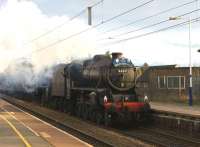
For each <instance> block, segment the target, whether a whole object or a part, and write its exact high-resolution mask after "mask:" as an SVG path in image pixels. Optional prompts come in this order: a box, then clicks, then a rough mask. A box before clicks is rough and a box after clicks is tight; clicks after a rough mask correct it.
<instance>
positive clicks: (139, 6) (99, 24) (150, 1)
mask: <svg viewBox="0 0 200 147" xmlns="http://www.w3.org/2000/svg"><path fill="white" fill-rule="evenodd" d="M153 1H155V0H149V1H147V2H145V3H142V4H140V5H138V6H136V7H134V8H132V9H129V10H127V11H125V12H122V13H120V14H118V15H115V16H113V17H111V18H108V19H107V20H105V21H103V22H101V23H98V24H96V25H94V26H92V27H90V28H87V29H84V30H82V31H80V32H77V33H74V34H72V35H69V36H67V37H65V38H63V39H60V40H57V41H55V42H53V43H51V44H49V45H47V46H45V47H42V48H39V49H37V50H34V51H32V52H31V53H36V52H39V51H42V50H44V49H47V48H49V47H52V46H55V45H57V44H58V43H61V42H63V41H65V40H68V39H70V38H72V37H75V36H78V35H81V34H83V33H85V32H88V31H89V30H92V29H94V28H97V27H99V26H101V25H103V24H105V23H108V22H110V21H112V20H114V19H117V18H118V17H121V16H123V15H125V14H128V13H130V12H132V11H133V10H136V9H138V8H141V7H143V6H146V5H147V4H149V3H152V2H153ZM100 2H101V1H100Z"/></svg>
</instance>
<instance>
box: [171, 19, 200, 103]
mask: <svg viewBox="0 0 200 147" xmlns="http://www.w3.org/2000/svg"><path fill="white" fill-rule="evenodd" d="M179 19H181V17H169V20H179ZM188 24H189V28H188V29H189V31H188V48H189V87H188V101H189V106H192V103H193V99H192V53H191V18H190V17H189V20H188ZM199 52H200V50H199Z"/></svg>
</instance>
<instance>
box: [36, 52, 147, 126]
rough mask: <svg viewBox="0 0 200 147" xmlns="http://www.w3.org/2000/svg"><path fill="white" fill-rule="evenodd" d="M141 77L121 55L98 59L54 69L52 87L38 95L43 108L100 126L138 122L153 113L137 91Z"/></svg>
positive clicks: (44, 88)
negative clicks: (50, 107)
mask: <svg viewBox="0 0 200 147" xmlns="http://www.w3.org/2000/svg"><path fill="white" fill-rule="evenodd" d="M138 77H139V75H138V72H137V69H136V68H135V67H134V65H133V64H132V62H131V61H130V60H129V59H127V58H124V57H122V53H112V56H110V55H109V54H105V55H95V56H94V57H93V58H92V59H89V60H85V61H83V62H79V63H78V62H72V63H69V64H67V65H65V64H61V65H59V66H57V67H55V69H54V74H53V77H52V78H51V79H50V82H49V84H48V85H46V86H44V85H43V86H39V88H38V95H39V97H40V99H41V103H43V104H44V105H48V106H49V105H50V106H52V107H54V108H57V109H60V110H62V111H66V112H70V113H71V114H74V115H76V116H78V117H81V118H83V119H90V120H93V121H95V122H97V123H101V122H104V123H105V125H110V124H111V123H113V122H119V121H122V122H132V121H138V120H143V119H145V118H146V117H147V115H148V114H149V110H150V106H149V104H148V103H147V102H145V101H144V98H141V97H138V95H137V93H136V91H135V87H136V82H137V78H138Z"/></svg>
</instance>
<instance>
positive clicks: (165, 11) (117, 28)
mask: <svg viewBox="0 0 200 147" xmlns="http://www.w3.org/2000/svg"><path fill="white" fill-rule="evenodd" d="M197 1H199V0H193V1H191V2H187V3H184V4H181V5H178V6H176V7H173V8H170V9H167V10H164V11H161V12H158V13H156V14H153V15H150V16H147V17H144V18H141V19H138V20H135V21H133V22H130V23H127V24H125V25H121V26H119V27H116V28H113V29H110V30H107V31H105V32H103V34H104V33H109V32H112V31H115V30H119V29H121V28H125V27H127V26H130V25H132V24H135V23H138V22H141V21H144V20H147V19H150V18H152V17H155V16H159V15H161V14H164V13H167V12H169V11H172V10H175V9H178V8H181V7H183V6H186V5H189V4H192V3H194V2H197Z"/></svg>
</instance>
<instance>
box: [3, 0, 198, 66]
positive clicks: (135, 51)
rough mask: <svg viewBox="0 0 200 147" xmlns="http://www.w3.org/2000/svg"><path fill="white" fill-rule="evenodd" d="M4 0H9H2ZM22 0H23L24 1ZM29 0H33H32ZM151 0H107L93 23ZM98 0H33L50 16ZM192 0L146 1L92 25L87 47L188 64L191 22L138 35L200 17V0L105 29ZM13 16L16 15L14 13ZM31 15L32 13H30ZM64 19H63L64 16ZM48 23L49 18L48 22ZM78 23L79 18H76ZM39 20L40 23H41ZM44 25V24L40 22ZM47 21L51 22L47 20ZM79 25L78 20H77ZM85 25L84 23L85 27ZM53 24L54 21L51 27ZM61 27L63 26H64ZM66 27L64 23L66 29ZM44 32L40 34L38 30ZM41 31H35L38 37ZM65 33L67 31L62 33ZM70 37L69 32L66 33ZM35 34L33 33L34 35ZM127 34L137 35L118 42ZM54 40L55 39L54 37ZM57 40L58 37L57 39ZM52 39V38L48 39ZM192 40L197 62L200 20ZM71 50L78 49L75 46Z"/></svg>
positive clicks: (149, 60) (144, 59)
mask: <svg viewBox="0 0 200 147" xmlns="http://www.w3.org/2000/svg"><path fill="white" fill-rule="evenodd" d="M0 1H1V3H2V1H6V0H0ZM22 1H23V0H21V2H22ZM29 1H30V0H29ZM148 1H149V0H142V1H141V0H117V1H114V0H104V1H103V2H102V3H101V4H99V5H97V6H96V7H93V8H92V17H93V21H92V23H93V26H95V25H96V24H99V23H101V22H104V21H106V20H108V19H110V18H112V17H114V16H116V15H118V14H121V13H123V12H126V11H128V10H130V9H132V8H135V7H137V6H139V5H141V4H143V3H145V2H148ZM96 2H98V0H56V1H55V0H52V1H49V0H32V3H34V4H35V5H36V6H37V7H38V9H39V11H40V12H41V13H42V15H44V16H45V17H48V18H52V17H53V18H55V17H56V18H63V17H67V18H70V17H73V16H75V15H76V14H78V13H79V12H80V11H81V10H83V9H85V8H86V7H87V6H91V5H92V4H95V3H96ZM188 2H192V0H154V1H153V2H151V3H148V4H146V5H145V6H143V7H141V8H138V9H136V10H134V11H131V12H130V13H127V14H126V15H123V16H121V17H118V18H117V19H114V20H112V21H110V22H108V23H105V24H102V25H100V26H99V27H97V28H95V29H93V31H95V34H96V35H95V40H96V42H94V41H93V43H94V44H95V46H94V49H93V50H91V51H90V50H87V53H86V54H87V55H89V54H91V55H94V54H98V53H105V52H106V51H110V52H112V51H121V52H123V53H124V55H125V56H128V57H129V58H131V59H132V61H133V62H134V63H136V64H138V65H141V64H143V63H144V62H147V63H149V64H150V65H160V64H179V65H182V66H188V63H189V49H188V34H189V33H188V32H189V29H188V28H189V25H188V24H187V25H184V26H182V27H177V28H173V29H170V30H166V31H161V32H159V33H155V34H151V35H147V36H144V37H139V38H138V37H136V38H134V37H135V36H140V35H141V34H146V33H149V32H152V31H156V30H159V29H162V28H166V27H168V26H171V25H175V24H178V23H181V22H184V21H187V20H189V17H191V19H195V18H197V17H200V11H196V10H197V9H200V0H197V1H196V2H193V3H191V4H188V5H185V6H183V7H180V8H177V9H175V10H173V11H169V12H167V13H163V14H162V15H158V16H155V17H152V18H150V19H147V20H145V21H140V22H139V23H134V24H132V25H130V26H128V27H124V28H121V29H116V30H115V31H111V32H109V33H105V32H106V31H108V30H110V29H113V28H117V27H119V26H123V25H126V24H128V23H131V22H134V21H136V20H138V19H142V18H145V17H148V16H151V15H154V14H156V13H159V12H162V11H164V10H167V9H170V8H173V7H176V6H178V5H181V4H184V3H188ZM194 10H195V11H196V12H194V13H191V14H189V15H184V16H183V17H182V19H180V20H176V21H167V22H165V23H161V24H159V25H156V26H154V27H149V28H146V29H141V30H140V31H135V32H133V33H128V34H125V35H119V34H123V33H125V32H129V31H133V30H137V29H140V28H142V27H145V26H148V25H152V24H155V23H158V22H160V21H164V20H167V19H168V18H169V17H170V16H179V15H183V14H185V13H188V12H191V11H194ZM13 17H14V16H13ZM30 17H31V16H30ZM61 20H62V19H61ZM61 20H60V22H59V19H58V21H57V23H56V24H55V26H57V25H59V24H62V23H63V22H65V21H61ZM77 20H80V21H81V23H80V25H82V24H84V25H82V26H80V28H82V29H80V30H78V31H76V32H80V31H81V30H84V29H86V28H88V26H87V13H86V12H85V13H84V14H83V15H81V16H80V17H78V18H77ZM47 23H48V22H47ZM77 23H78V22H77ZM39 24H40V22H38V24H37V25H39ZM41 25H42V26H44V24H41ZM47 25H48V24H47ZM77 25H79V24H77ZM83 26H84V27H83ZM51 28H54V26H53V25H51V27H50V29H51ZM61 29H62V28H61ZM64 29H65V28H64V27H63V30H64ZM91 30H92V29H91ZM89 33H90V31H88V32H85V35H87V34H89ZM38 35H41V34H38ZM38 35H35V37H37V36H38ZM63 36H64V34H63ZM66 37H67V35H66ZM80 37H84V35H83V36H82V35H80ZM33 38H34V37H33ZM127 38H134V39H130V40H128V41H122V42H120V43H117V41H118V40H123V39H127ZM53 41H54V40H53ZM55 41H56V40H55ZM49 43H51V42H49ZM191 43H192V45H191V46H192V63H193V64H194V65H200V53H197V49H199V48H200V22H196V23H192V24H191ZM72 50H76V49H75V48H72Z"/></svg>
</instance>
